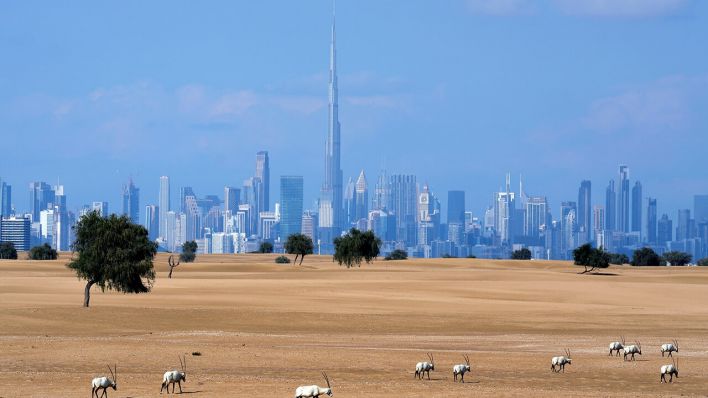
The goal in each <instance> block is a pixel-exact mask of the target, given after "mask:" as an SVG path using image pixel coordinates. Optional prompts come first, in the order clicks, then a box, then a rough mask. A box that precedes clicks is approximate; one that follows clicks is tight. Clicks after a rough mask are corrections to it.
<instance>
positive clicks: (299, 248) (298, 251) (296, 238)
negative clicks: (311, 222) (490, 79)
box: [285, 233, 315, 265]
mask: <svg viewBox="0 0 708 398" xmlns="http://www.w3.org/2000/svg"><path fill="white" fill-rule="evenodd" d="M314 248H315V245H314V244H313V243H312V238H310V237H309V236H307V235H305V234H300V233H297V234H292V235H290V236H288V240H287V242H285V252H286V253H288V254H294V255H295V262H296V263H297V258H298V256H300V265H302V260H304V259H305V256H306V255H308V254H312V251H313V250H314Z"/></svg>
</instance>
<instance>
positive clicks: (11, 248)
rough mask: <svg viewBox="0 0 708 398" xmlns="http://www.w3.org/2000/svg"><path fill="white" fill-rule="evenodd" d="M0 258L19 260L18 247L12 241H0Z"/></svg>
mask: <svg viewBox="0 0 708 398" xmlns="http://www.w3.org/2000/svg"><path fill="white" fill-rule="evenodd" d="M0 259H1V260H17V249H15V244H14V243H12V242H2V243H0Z"/></svg>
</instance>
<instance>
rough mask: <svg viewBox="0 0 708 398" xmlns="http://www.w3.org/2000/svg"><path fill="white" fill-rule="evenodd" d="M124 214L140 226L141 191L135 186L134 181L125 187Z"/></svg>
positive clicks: (131, 180)
mask: <svg viewBox="0 0 708 398" xmlns="http://www.w3.org/2000/svg"><path fill="white" fill-rule="evenodd" d="M123 214H125V215H127V216H128V217H130V219H131V220H132V221H133V222H134V223H135V224H138V223H139V222H140V189H139V188H137V187H136V186H135V184H133V179H132V178H131V179H130V180H129V181H128V184H127V185H123Z"/></svg>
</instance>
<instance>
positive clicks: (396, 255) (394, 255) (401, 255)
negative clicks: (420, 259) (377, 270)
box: [384, 249, 408, 261]
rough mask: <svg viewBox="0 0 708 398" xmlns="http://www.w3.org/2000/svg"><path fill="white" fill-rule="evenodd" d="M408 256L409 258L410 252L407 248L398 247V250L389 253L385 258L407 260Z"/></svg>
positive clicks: (387, 259) (388, 259)
mask: <svg viewBox="0 0 708 398" xmlns="http://www.w3.org/2000/svg"><path fill="white" fill-rule="evenodd" d="M407 258H408V253H407V252H406V251H405V250H401V249H396V250H394V251H392V252H391V253H389V254H388V256H386V257H384V260H386V261H395V260H405V259H407Z"/></svg>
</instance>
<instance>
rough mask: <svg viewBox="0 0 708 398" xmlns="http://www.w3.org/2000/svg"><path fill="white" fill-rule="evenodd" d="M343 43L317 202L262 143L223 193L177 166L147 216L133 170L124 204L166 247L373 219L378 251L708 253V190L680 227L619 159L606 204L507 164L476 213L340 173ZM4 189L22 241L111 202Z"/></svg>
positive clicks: (68, 226)
mask: <svg viewBox="0 0 708 398" xmlns="http://www.w3.org/2000/svg"><path fill="white" fill-rule="evenodd" d="M336 51H337V50H336V35H335V26H334V23H333V24H332V37H331V47H330V67H329V71H330V73H329V106H328V132H327V139H326V144H325V159H324V160H325V168H324V181H323V183H322V186H321V190H320V195H319V199H318V200H317V203H316V205H315V206H314V207H312V208H310V209H306V208H305V207H304V205H303V187H304V181H303V177H302V176H281V177H280V179H279V184H280V197H279V198H278V200H274V199H275V198H271V195H270V187H271V181H270V160H269V157H268V152H266V151H261V152H258V153H257V154H256V165H255V172H254V175H253V177H250V178H248V179H246V180H245V181H244V182H243V184H242V185H241V186H240V187H234V186H226V187H224V192H223V195H221V196H219V195H203V196H199V195H197V193H196V192H195V191H194V189H193V188H192V187H189V186H183V187H180V188H179V203H176V204H173V203H171V197H172V187H171V184H170V178H169V177H168V176H162V177H160V185H159V195H158V202H157V203H155V204H148V205H147V206H145V208H144V218H143V219H142V220H141V219H140V189H139V188H137V187H136V186H135V184H134V183H133V182H132V181H129V182H128V183H127V184H125V185H124V186H123V191H122V212H120V213H122V214H125V215H127V216H128V217H130V218H131V219H132V220H133V222H135V223H140V222H141V221H142V223H143V224H144V225H145V227H146V228H147V230H148V231H149V234H150V237H151V239H153V240H155V241H157V242H158V243H159V244H160V247H161V248H162V249H163V250H167V251H179V250H180V247H181V245H182V244H183V243H184V242H187V241H192V240H193V241H196V242H197V245H198V248H199V249H198V250H199V252H201V253H244V252H251V251H255V250H257V249H258V247H259V246H260V244H261V243H262V242H270V243H272V244H273V246H274V248H275V250H276V251H280V250H282V246H283V243H284V242H285V241H286V240H287V237H288V236H290V235H291V234H293V233H303V234H305V235H308V236H310V237H311V238H312V239H313V241H314V242H315V250H316V252H318V253H322V254H326V253H332V252H333V250H334V248H333V243H332V242H333V240H334V238H336V237H337V236H340V235H341V234H342V233H345V232H346V231H347V230H349V229H350V228H352V227H354V228H358V229H360V230H372V231H374V233H375V234H376V235H377V236H378V237H379V238H380V239H381V240H382V242H383V247H382V253H383V254H386V253H388V252H390V251H393V250H395V249H402V250H405V251H407V252H408V254H409V256H411V257H424V258H428V257H444V256H454V257H467V256H472V255H474V256H476V257H480V258H508V257H509V256H510V255H511V253H512V251H513V250H517V249H520V248H522V247H526V248H529V249H530V250H531V252H532V255H533V257H534V258H538V259H570V258H572V251H573V249H575V248H576V247H578V246H580V245H582V244H584V243H593V244H594V245H596V246H598V247H600V246H601V247H603V248H605V249H606V250H608V251H612V252H619V253H625V254H628V255H631V252H632V251H633V250H634V249H636V248H639V247H643V246H650V247H652V248H654V249H655V251H657V252H659V253H662V252H664V251H667V250H678V251H683V252H687V253H689V254H691V255H692V256H693V258H694V259H699V258H703V257H706V256H708V250H707V249H708V195H697V196H695V203H694V209H693V214H691V210H690V209H683V210H679V211H678V217H677V218H675V221H676V227H675V228H674V224H673V221H674V220H672V219H671V218H670V217H669V216H668V215H667V214H663V215H662V216H661V217H658V216H657V201H656V199H655V198H651V197H645V196H644V192H643V191H642V184H641V183H640V182H639V181H635V182H634V185H630V179H629V168H628V167H627V166H624V165H622V166H620V167H619V174H618V178H617V179H616V180H614V179H613V180H611V181H610V182H609V184H608V186H607V188H606V190H605V201H604V204H593V202H592V183H591V182H590V181H582V182H581V183H580V188H579V190H578V197H577V201H564V202H561V203H560V206H559V207H558V212H557V213H556V214H553V212H552V210H551V204H550V203H549V201H548V200H547V198H546V197H545V196H529V195H527V194H526V192H525V191H524V189H523V185H522V183H521V181H519V189H518V192H515V191H513V190H512V189H511V181H510V176H509V175H508V174H507V176H506V184H505V189H503V190H500V192H496V193H495V194H494V196H493V200H492V203H491V205H490V206H489V207H488V208H487V209H486V210H485V211H484V212H483V214H482V215H481V217H475V216H474V215H473V213H472V212H470V211H467V210H466V208H465V192H464V191H449V192H447V209H446V210H447V211H446V216H445V218H444V219H443V216H442V215H443V209H442V206H441V201H440V198H439V197H438V196H436V194H435V193H434V192H433V190H432V189H431V188H430V186H428V184H425V183H424V184H420V182H419V181H418V179H417V177H416V176H415V175H409V174H392V175H388V174H387V173H386V172H385V171H382V172H381V173H380V174H379V175H378V176H377V179H376V182H375V184H374V189H373V190H372V191H370V190H369V188H370V185H369V182H368V181H367V178H366V175H365V173H364V171H363V170H362V171H361V172H360V173H358V175H357V176H356V177H355V178H354V177H352V178H349V179H348V181H347V183H346V184H345V183H344V179H343V172H342V169H341V131H340V130H341V125H340V122H339V100H338V98H339V93H338V80H337V52H336ZM0 189H1V192H0V193H1V195H0V198H1V199H2V202H1V203H0V216H1V218H0V240H2V241H10V242H13V243H15V246H16V247H17V248H18V249H20V250H28V249H29V248H30V247H31V246H34V245H36V244H41V243H49V244H50V245H52V246H53V247H55V248H56V249H58V250H69V249H70V245H71V242H72V241H73V236H72V233H73V231H72V226H73V225H75V223H76V221H77V219H78V218H80V217H81V216H82V215H83V214H86V213H87V212H89V211H98V212H99V213H100V214H102V215H108V214H109V208H108V203H107V202H102V201H98V202H93V203H91V204H90V205H88V204H87V205H84V206H82V207H81V208H80V209H78V211H76V212H73V211H71V210H69V209H68V208H67V201H66V195H65V190H64V187H63V186H62V185H55V186H51V185H49V184H47V183H45V182H33V183H31V184H30V186H29V194H30V201H29V202H30V203H29V209H28V211H27V212H26V213H19V212H17V211H16V209H15V208H14V207H13V206H12V189H11V186H10V185H8V184H6V183H5V182H3V181H2V180H0ZM271 205H273V206H272V207H271ZM556 206H557V205H556Z"/></svg>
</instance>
